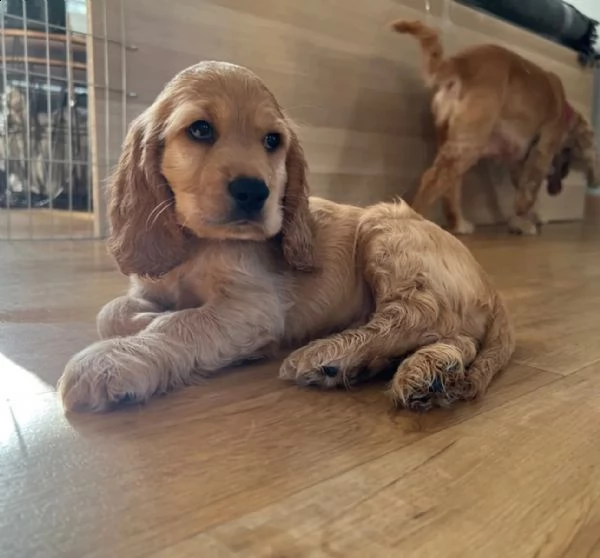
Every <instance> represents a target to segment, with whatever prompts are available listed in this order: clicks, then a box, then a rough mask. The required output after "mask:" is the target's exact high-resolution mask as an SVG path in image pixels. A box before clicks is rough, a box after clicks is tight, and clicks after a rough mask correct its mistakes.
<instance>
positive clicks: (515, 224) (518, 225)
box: [508, 215, 539, 236]
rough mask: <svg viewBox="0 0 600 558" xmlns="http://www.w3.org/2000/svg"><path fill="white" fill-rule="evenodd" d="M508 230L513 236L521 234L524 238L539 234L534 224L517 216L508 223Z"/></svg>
mask: <svg viewBox="0 0 600 558" xmlns="http://www.w3.org/2000/svg"><path fill="white" fill-rule="evenodd" d="M508 230H509V231H510V232H511V233H513V234H522V235H526V236H536V235H537V234H539V230H538V227H537V225H536V224H535V223H533V222H532V221H530V220H529V219H526V218H525V217H519V216H517V215H514V216H513V217H511V218H510V220H509V221H508Z"/></svg>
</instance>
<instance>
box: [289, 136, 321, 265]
mask: <svg viewBox="0 0 600 558" xmlns="http://www.w3.org/2000/svg"><path fill="white" fill-rule="evenodd" d="M290 134H291V136H290V145H289V148H288V152H287V160H286V171H287V184H286V189H285V197H284V200H283V228H282V235H283V255H284V257H285V259H286V261H287V262H288V264H289V265H290V266H291V267H293V268H294V269H297V270H299V271H311V270H313V269H314V255H313V222H312V217H311V214H310V210H309V207H308V183H307V180H306V173H307V166H306V160H305V159H304V151H303V150H302V146H301V145H300V142H299V141H298V136H297V135H296V133H295V132H294V131H293V130H291V131H290Z"/></svg>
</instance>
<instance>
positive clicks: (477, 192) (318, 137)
mask: <svg viewBox="0 0 600 558" xmlns="http://www.w3.org/2000/svg"><path fill="white" fill-rule="evenodd" d="M123 2H124V7H125V34H126V38H127V42H128V43H130V44H134V45H136V47H137V50H136V51H133V52H127V55H126V65H127V83H126V88H127V90H128V91H130V92H135V93H136V94H137V97H136V98H135V99H133V100H130V101H129V102H128V104H127V108H126V119H127V120H130V119H131V118H133V117H134V116H135V115H137V114H138V113H139V112H141V111H142V110H143V109H144V108H145V107H146V106H148V105H149V104H150V103H151V102H152V100H153V99H154V97H155V96H156V94H157V93H158V92H159V91H160V89H161V87H162V86H163V84H164V83H165V82H166V81H167V80H168V79H169V78H170V77H171V76H172V75H173V74H174V73H175V72H177V71H178V70H180V69H182V68H184V67H186V66H188V65H191V64H194V63H196V62H198V61H199V60H207V59H213V60H214V59H217V60H227V61H231V62H235V63H238V64H242V65H245V66H247V67H249V68H251V69H252V70H254V71H255V72H256V73H257V74H258V75H259V76H261V77H262V78H263V79H264V81H265V82H266V83H267V84H268V85H269V87H270V88H271V89H272V90H273V91H274V93H275V94H276V95H277V97H278V98H279V99H280V101H281V103H282V104H283V106H284V107H286V108H287V110H288V112H289V114H290V115H291V116H292V117H293V118H294V119H295V120H296V121H297V122H298V123H299V124H300V125H301V139H302V141H303V144H304V147H305V151H306V154H307V158H308V161H309V166H310V169H311V186H312V190H313V193H315V194H317V195H321V196H325V197H329V198H333V199H335V200H338V201H342V202H349V203H356V204H368V203H371V202H375V201H379V200H382V199H392V198H394V197H395V196H398V195H404V196H410V193H411V190H413V189H414V188H415V187H416V185H417V183H418V180H419V177H420V175H421V173H422V172H423V170H424V169H425V168H426V167H427V165H428V164H429V163H430V162H431V160H432V157H433V153H434V151H433V141H432V126H431V118H430V113H429V93H428V91H427V90H426V89H425V87H424V85H423V82H422V79H421V75H420V52H419V49H418V47H417V45H416V43H415V42H414V41H413V40H411V38H410V37H404V36H400V35H397V34H394V33H392V32H390V31H388V30H387V29H386V24H387V23H388V22H389V21H390V20H392V19H395V18H399V17H405V18H421V19H425V20H426V21H428V22H429V23H430V24H432V25H434V26H438V27H440V28H441V29H442V36H443V42H444V45H445V49H446V51H447V52H448V53H452V52H454V51H456V50H457V49H459V48H462V47H464V46H466V45H469V44H474V43H480V42H496V43H500V44H504V45H507V46H509V47H511V48H513V49H514V50H516V51H517V52H519V53H521V54H522V55H524V56H526V57H528V58H530V59H531V60H533V61H535V62H537V63H539V64H540V65H542V66H544V67H546V68H548V69H550V70H553V71H555V72H556V73H558V74H559V75H560V76H561V78H562V79H563V82H564V84H565V87H566V90H567V93H568V96H569V99H570V101H571V102H572V103H573V105H574V106H576V107H577V108H578V109H580V110H582V111H584V112H585V113H589V111H590V108H591V96H592V81H593V75H592V72H591V71H590V70H583V69H581V68H580V67H579V66H578V65H577V63H576V57H575V54H574V53H573V52H571V51H569V50H567V49H565V48H563V47H560V46H558V45H556V44H554V43H551V42H549V41H547V40H545V39H542V38H540V37H537V36H535V35H533V34H530V33H528V32H526V31H523V30H521V29H518V28H516V27H514V26H511V25H509V24H506V23H504V22H501V21H498V20H496V19H493V18H491V17H489V16H486V15H483V14H481V13H478V12H475V11H473V10H471V9H469V8H465V7H463V6H460V5H457V4H454V3H453V2H451V1H450V0H429V1H428V2H426V1H425V0H368V1H367V0H326V1H324V0H302V1H301V2H299V1H297V0H171V1H169V2H164V1H163V0H144V1H140V2H133V1H128V0H127V1H125V0H123ZM104 3H108V5H109V8H108V12H109V13H113V14H114V13H118V9H119V8H118V5H119V4H120V1H119V0H91V4H92V6H94V9H93V13H96V12H98V13H100V6H101V5H104ZM427 6H429V10H427ZM92 28H93V29H99V27H98V25H97V23H96V22H92ZM110 34H113V35H114V36H113V37H112V38H113V39H115V40H119V39H120V38H121V29H120V28H119V27H118V26H117V27H116V28H115V29H113V28H109V35H110ZM110 66H111V69H112V68H113V65H112V64H111V65H110ZM114 68H116V69H114V71H115V73H116V74H119V72H120V70H121V63H120V61H118V60H115V66H114ZM111 71H113V70H111ZM115 79H116V80H118V78H117V76H115ZM119 118H120V117H119V116H115V119H116V120H119ZM117 128H118V126H116V125H115V129H117ZM120 139H121V137H119V134H112V135H111V137H110V141H111V146H112V147H111V151H113V154H112V155H110V156H111V157H112V156H115V155H114V153H116V152H118V145H119V142H120ZM511 190H512V188H511V186H510V185H509V184H508V183H507V180H506V177H505V173H504V172H502V170H501V169H498V168H495V167H493V166H491V165H482V168H480V169H478V170H477V171H475V172H473V173H471V175H470V176H469V178H468V180H467V189H466V200H465V204H466V207H467V215H468V216H469V217H470V218H471V219H473V220H474V221H475V222H477V223H492V222H498V221H503V220H504V216H505V215H507V214H508V213H509V212H510V207H511V201H512V191H511ZM584 191H585V188H584V184H583V179H582V177H580V176H574V177H571V179H570V180H569V186H568V188H566V189H565V191H564V193H563V194H562V195H561V196H560V197H559V198H552V199H544V200H543V211H544V213H545V215H546V216H547V217H549V218H551V219H578V218H581V217H582V215H583V200H584Z"/></svg>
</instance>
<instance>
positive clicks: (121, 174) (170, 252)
mask: <svg viewBox="0 0 600 558" xmlns="http://www.w3.org/2000/svg"><path fill="white" fill-rule="evenodd" d="M152 111H153V108H150V109H148V110H147V111H146V112H145V113H143V114H142V115H141V116H139V117H138V118H137V119H136V120H134V121H133V123H132V124H131V127H130V128H129V132H128V133H127V137H126V138H125V141H124V143H123V150H122V153H121V157H120V159H119V163H118V165H117V168H116V170H115V172H114V174H113V176H112V178H111V181H110V184H109V218H110V224H111V236H110V239H109V250H110V252H111V253H112V255H113V256H114V258H115V260H116V261H117V264H118V265H119V269H120V270H121V272H123V273H125V274H127V275H129V274H137V275H146V276H152V277H158V276H160V275H163V274H164V273H166V272H168V271H170V270H171V269H173V268H174V267H176V266H177V265H179V264H181V263H183V262H184V261H185V260H186V258H187V255H188V248H187V244H188V240H187V239H186V237H185V235H184V232H183V230H182V228H181V227H180V226H179V224H178V223H177V221H176V218H175V212H174V210H173V205H174V203H175V200H174V198H173V193H172V191H171V189H170V187H169V185H168V184H167V181H166V180H165V178H164V177H163V176H162V175H161V173H160V156H161V154H160V147H161V146H160V123H159V122H157V119H156V118H155V117H154V115H153V113H152Z"/></svg>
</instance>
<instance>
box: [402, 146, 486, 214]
mask: <svg viewBox="0 0 600 558" xmlns="http://www.w3.org/2000/svg"><path fill="white" fill-rule="evenodd" d="M479 156H480V148H479V145H478V144H477V143H475V144H474V145H472V146H471V145H464V144H461V143H458V142H455V141H453V140H449V141H447V142H446V143H445V144H444V145H442V147H441V148H440V150H439V152H438V154H437V156H436V158H435V161H434V162H433V165H432V166H431V167H430V168H429V169H428V170H427V171H425V174H424V175H423V177H422V178H421V184H420V185H419V189H418V190H417V194H416V196H415V198H414V200H413V203H412V207H413V209H414V210H415V211H417V212H419V213H421V214H423V213H425V212H426V211H427V210H428V209H429V208H430V207H431V205H432V204H433V203H434V202H435V201H436V200H438V199H439V198H440V197H442V196H444V195H445V194H446V192H448V191H449V190H450V191H453V190H455V189H457V190H458V192H459V193H460V186H461V180H462V177H463V176H464V175H465V173H466V172H467V171H468V170H469V169H470V168H471V167H473V166H474V165H475V163H476V162H477V161H478V160H479Z"/></svg>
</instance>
